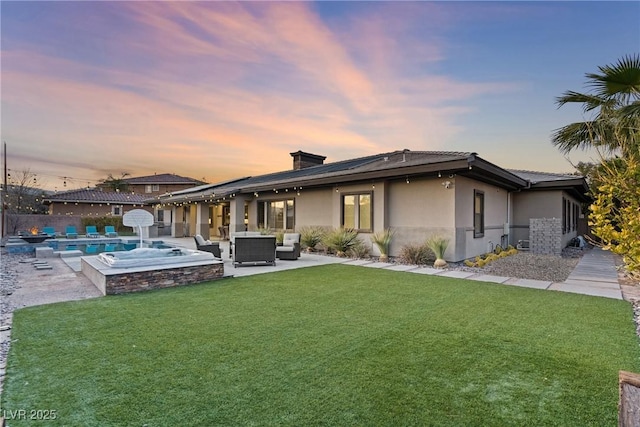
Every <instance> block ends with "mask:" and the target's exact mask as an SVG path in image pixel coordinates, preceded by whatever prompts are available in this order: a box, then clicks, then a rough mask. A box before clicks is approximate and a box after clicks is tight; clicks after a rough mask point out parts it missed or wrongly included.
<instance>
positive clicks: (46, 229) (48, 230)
mask: <svg viewBox="0 0 640 427" xmlns="http://www.w3.org/2000/svg"><path fill="white" fill-rule="evenodd" d="M42 232H43V233H44V234H46V235H47V236H49V237H56V236H57V235H58V233H56V229H55V228H53V227H42Z"/></svg>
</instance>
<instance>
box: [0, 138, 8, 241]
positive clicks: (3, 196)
mask: <svg viewBox="0 0 640 427" xmlns="http://www.w3.org/2000/svg"><path fill="white" fill-rule="evenodd" d="M3 148H4V150H3V152H4V155H3V156H2V158H3V160H4V175H3V178H4V179H3V181H2V184H3V185H2V193H1V194H0V201H1V202H2V224H1V227H2V236H1V237H4V236H6V235H7V217H6V212H7V201H6V200H7V191H8V188H7V141H4V142H3Z"/></svg>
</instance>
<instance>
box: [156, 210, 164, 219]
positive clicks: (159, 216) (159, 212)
mask: <svg viewBox="0 0 640 427" xmlns="http://www.w3.org/2000/svg"><path fill="white" fill-rule="evenodd" d="M156 221H158V222H164V210H162V209H158V210H157V211H156Z"/></svg>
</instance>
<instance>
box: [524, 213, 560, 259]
mask: <svg viewBox="0 0 640 427" xmlns="http://www.w3.org/2000/svg"><path fill="white" fill-rule="evenodd" d="M529 248H530V250H531V253H534V254H542V255H561V254H562V223H561V220H560V218H531V219H529Z"/></svg>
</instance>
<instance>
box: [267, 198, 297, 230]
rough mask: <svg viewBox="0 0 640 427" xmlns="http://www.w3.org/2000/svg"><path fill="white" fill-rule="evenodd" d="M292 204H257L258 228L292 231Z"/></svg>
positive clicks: (276, 201)
mask: <svg viewBox="0 0 640 427" xmlns="http://www.w3.org/2000/svg"><path fill="white" fill-rule="evenodd" d="M294 219H295V213H294V202H293V199H288V200H270V201H267V202H260V203H258V227H259V228H272V229H274V230H293V229H294V227H295V223H294Z"/></svg>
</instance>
